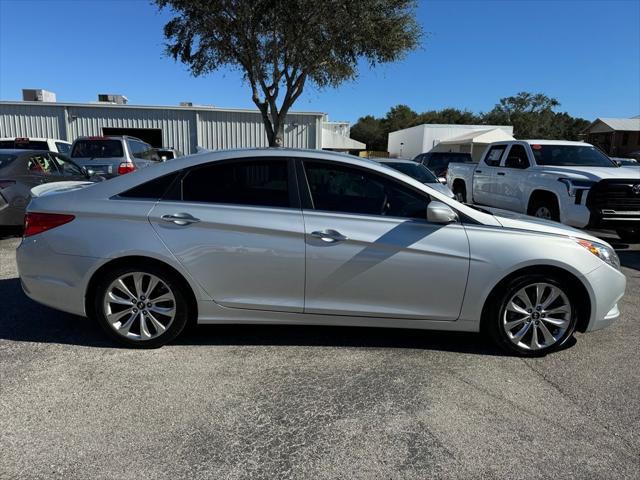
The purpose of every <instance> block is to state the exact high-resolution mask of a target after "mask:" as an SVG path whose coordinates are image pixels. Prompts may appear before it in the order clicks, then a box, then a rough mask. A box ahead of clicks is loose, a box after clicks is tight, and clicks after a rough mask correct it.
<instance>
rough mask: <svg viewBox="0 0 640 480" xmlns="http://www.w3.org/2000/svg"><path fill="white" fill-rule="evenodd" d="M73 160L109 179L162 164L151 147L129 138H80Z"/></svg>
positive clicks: (74, 146) (73, 148)
mask: <svg viewBox="0 0 640 480" xmlns="http://www.w3.org/2000/svg"><path fill="white" fill-rule="evenodd" d="M71 159H72V160H73V161H74V162H76V163H77V164H78V165H80V166H82V167H85V168H86V169H87V170H88V171H89V172H90V173H92V174H96V175H102V176H103V177H105V178H112V177H115V176H117V175H124V174H125V173H131V172H134V171H136V170H138V169H140V168H143V167H148V166H150V165H154V164H156V163H158V162H160V157H159V156H158V154H157V153H156V150H155V149H154V148H153V147H151V145H149V144H148V143H146V142H143V141H142V140H140V139H139V138H135V137H129V136H126V135H124V136H117V135H112V136H106V137H78V138H77V139H76V140H75V141H74V142H73V146H72V147H71Z"/></svg>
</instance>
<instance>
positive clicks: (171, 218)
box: [160, 213, 200, 226]
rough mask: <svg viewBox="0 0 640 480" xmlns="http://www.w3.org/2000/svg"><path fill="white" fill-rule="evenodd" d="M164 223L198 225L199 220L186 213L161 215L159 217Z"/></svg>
mask: <svg viewBox="0 0 640 480" xmlns="http://www.w3.org/2000/svg"><path fill="white" fill-rule="evenodd" d="M160 218H161V219H162V220H164V221H165V222H170V223H175V224H176V225H182V226H184V225H190V224H192V223H198V222H199V221H200V219H199V218H196V217H194V216H192V215H189V214H188V213H174V214H172V215H162V216H161V217H160Z"/></svg>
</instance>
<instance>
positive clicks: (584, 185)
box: [558, 178, 596, 197]
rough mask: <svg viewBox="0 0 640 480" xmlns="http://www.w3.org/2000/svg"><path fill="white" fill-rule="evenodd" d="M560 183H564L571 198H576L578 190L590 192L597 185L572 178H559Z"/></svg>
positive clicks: (590, 181) (589, 181)
mask: <svg viewBox="0 0 640 480" xmlns="http://www.w3.org/2000/svg"><path fill="white" fill-rule="evenodd" d="M558 181H559V182H561V183H564V185H565V187H567V193H568V194H569V196H570V197H575V195H576V190H589V189H590V188H591V187H593V186H594V185H595V183H596V182H594V181H592V180H574V179H572V178H559V179H558Z"/></svg>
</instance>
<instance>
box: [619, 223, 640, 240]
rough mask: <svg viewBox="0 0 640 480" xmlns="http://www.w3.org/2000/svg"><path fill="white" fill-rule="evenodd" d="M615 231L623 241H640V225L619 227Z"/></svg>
mask: <svg viewBox="0 0 640 480" xmlns="http://www.w3.org/2000/svg"><path fill="white" fill-rule="evenodd" d="M616 233H617V234H618V236H619V237H620V240H622V241H623V242H628V243H640V227H625V228H619V229H617V230H616Z"/></svg>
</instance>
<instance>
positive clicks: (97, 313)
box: [90, 265, 192, 348]
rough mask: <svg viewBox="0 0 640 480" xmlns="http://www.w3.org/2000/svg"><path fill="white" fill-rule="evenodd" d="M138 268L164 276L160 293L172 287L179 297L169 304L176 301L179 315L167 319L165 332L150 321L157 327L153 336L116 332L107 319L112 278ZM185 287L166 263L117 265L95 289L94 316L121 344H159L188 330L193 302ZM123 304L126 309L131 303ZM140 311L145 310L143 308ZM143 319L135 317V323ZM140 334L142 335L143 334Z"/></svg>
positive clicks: (175, 297) (161, 344) (157, 345)
mask: <svg viewBox="0 0 640 480" xmlns="http://www.w3.org/2000/svg"><path fill="white" fill-rule="evenodd" d="M136 272H140V273H142V274H143V275H153V276H155V277H157V278H158V279H160V280H161V281H162V282H163V283H164V285H160V286H159V287H157V288H161V289H162V290H161V291H160V294H162V293H164V292H165V291H166V290H169V291H170V293H171V294H172V295H173V297H174V299H175V303H174V302H173V301H169V306H171V305H173V306H174V309H175V316H174V317H173V319H172V321H171V322H170V323H168V322H167V325H168V326H167V327H166V330H165V331H164V332H161V330H160V329H158V328H155V327H154V326H153V324H150V327H148V329H147V330H148V331H153V332H154V334H155V335H156V336H154V337H153V338H150V339H142V338H140V339H133V338H127V337H124V336H123V335H121V334H119V333H118V332H116V329H115V328H114V327H113V326H112V325H111V323H110V322H109V321H108V320H107V316H106V313H105V306H104V302H105V298H106V295H107V290H108V289H109V288H110V286H111V284H112V282H114V281H116V280H117V279H118V278H120V277H123V276H127V275H128V274H133V273H136ZM145 278H146V277H145ZM125 281H127V280H125ZM147 285H150V282H148V283H147ZM165 287H166V288H165ZM184 288H185V287H184V282H182V281H180V279H178V278H176V275H175V274H174V273H173V272H171V271H169V270H168V269H164V268H162V267H158V266H155V265H132V266H126V267H117V268H114V269H112V270H109V271H107V272H106V273H105V274H104V275H103V276H102V277H101V278H100V279H99V280H98V282H97V284H96V288H95V289H94V298H93V299H92V301H91V306H92V311H91V315H90V316H91V317H92V318H93V319H95V320H96V321H97V322H98V324H100V326H101V327H102V329H103V330H104V331H105V333H106V334H107V335H108V336H109V338H111V339H112V340H114V341H115V342H117V343H118V344H120V345H123V346H126V347H130V348H158V347H161V346H163V345H165V344H167V343H169V342H171V341H172V340H174V339H175V338H176V337H177V336H178V335H179V334H180V333H181V332H182V331H183V330H184V328H185V325H186V324H187V322H188V320H189V318H190V317H191V315H192V312H191V311H190V306H189V302H188V300H187V298H186V296H185V293H184ZM156 291H157V290H156ZM150 293H151V292H150ZM142 298H144V297H142ZM163 305H166V303H164V304H163ZM122 308H123V309H126V308H128V307H122ZM149 310H150V311H151V309H149ZM139 311H140V312H142V310H139ZM145 313H146V312H145ZM149 314H150V315H151V312H149ZM156 317H157V318H158V319H163V320H166V318H165V317H162V316H159V315H156ZM140 321H141V320H135V321H134V323H135V322H138V325H139V323H140ZM145 322H146V320H145ZM161 323H162V322H161ZM140 330H141V327H139V328H138V331H140ZM140 337H142V335H141V334H140Z"/></svg>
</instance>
